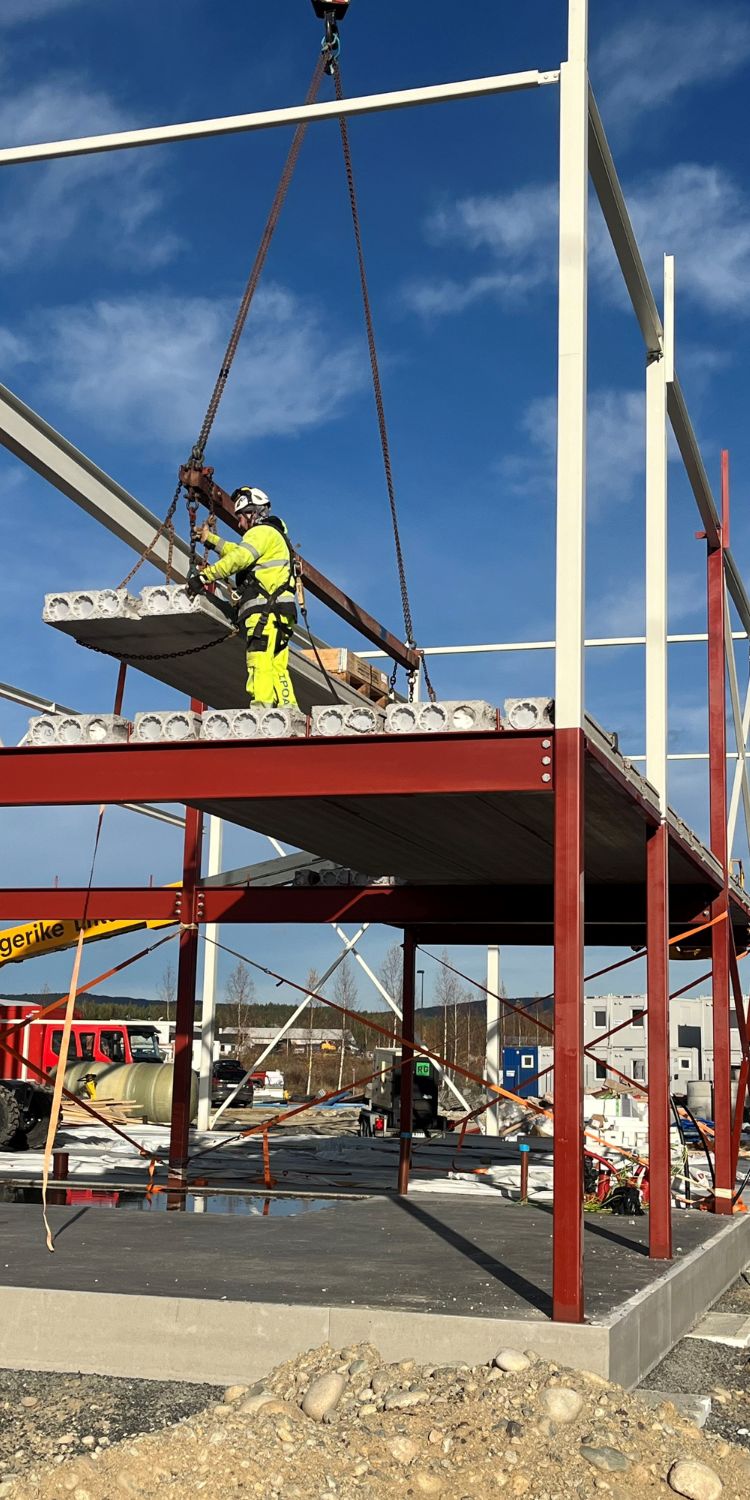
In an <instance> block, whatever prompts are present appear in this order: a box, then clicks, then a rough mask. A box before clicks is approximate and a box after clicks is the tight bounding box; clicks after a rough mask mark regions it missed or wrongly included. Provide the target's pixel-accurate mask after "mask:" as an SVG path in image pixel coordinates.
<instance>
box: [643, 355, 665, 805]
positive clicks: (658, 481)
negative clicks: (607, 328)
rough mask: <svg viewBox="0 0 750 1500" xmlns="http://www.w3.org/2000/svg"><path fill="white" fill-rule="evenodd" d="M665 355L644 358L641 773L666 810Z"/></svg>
mask: <svg viewBox="0 0 750 1500" xmlns="http://www.w3.org/2000/svg"><path fill="white" fill-rule="evenodd" d="M666 363H667V361H666V356H665V354H662V353H661V351H659V350H652V351H651V352H650V353H649V355H648V356H647V360H646V776H647V777H648V780H649V781H650V782H651V784H652V786H654V787H655V788H656V790H657V792H658V794H659V802H660V806H661V814H662V817H663V818H664V817H666V812H667V712H668V692H667V381H666Z"/></svg>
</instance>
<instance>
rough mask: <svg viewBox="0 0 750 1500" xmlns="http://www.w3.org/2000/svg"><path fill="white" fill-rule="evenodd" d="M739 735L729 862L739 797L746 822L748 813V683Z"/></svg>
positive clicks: (729, 825)
mask: <svg viewBox="0 0 750 1500" xmlns="http://www.w3.org/2000/svg"><path fill="white" fill-rule="evenodd" d="M732 707H733V709H734V704H733V705H732ZM736 729H737V719H736V716H735V731H736ZM740 733H741V742H742V746H743V750H742V753H740V751H739V748H738V750H737V751H736V752H735V754H736V759H737V765H736V766H735V768H734V778H733V780H732V795H731V797H730V799H729V816H728V818H727V844H728V848H729V858H730V860H731V857H732V846H733V844H734V835H735V832H736V829H737V814H738V812H739V807H740V796H742V797H743V799H745V821H746V822H747V812H748V809H747V801H746V787H747V764H746V760H745V756H746V754H747V750H746V746H747V737H748V734H750V683H748V688H747V692H746V694H745V708H744V711H743V714H742V721H741V731H740ZM739 742H740V736H738V745H739ZM734 758H735V755H734V754H732V752H731V751H730V752H728V754H727V760H734ZM748 841H749V842H750V832H749V833H748Z"/></svg>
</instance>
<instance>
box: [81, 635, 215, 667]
mask: <svg viewBox="0 0 750 1500" xmlns="http://www.w3.org/2000/svg"><path fill="white" fill-rule="evenodd" d="M239 634H240V631H239V629H235V630H230V631H228V633H227V634H226V635H217V637H216V640H215V641H204V642H203V644H202V645H201V646H186V647H185V648H184V649H183V650H182V651H164V652H159V651H148V652H145V653H143V654H142V655H139V656H134V655H133V654H132V652H130V651H127V652H122V651H108V650H107V648H106V646H94V645H93V644H92V642H91V641H78V645H79V646H83V647H84V649H85V650H86V651H95V652H96V654H97V656H113V657H114V658H115V661H126V662H133V661H176V659H177V657H179V656H197V654H198V652H199V651H210V650H211V648H212V646H223V644H224V642H225V641H231V640H233V638H234V636H236V635H239Z"/></svg>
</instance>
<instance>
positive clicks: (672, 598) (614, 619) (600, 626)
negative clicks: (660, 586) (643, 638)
mask: <svg viewBox="0 0 750 1500" xmlns="http://www.w3.org/2000/svg"><path fill="white" fill-rule="evenodd" d="M602 582H603V581H602V580H601V578H600V579H599V591H598V592H597V593H596V594H595V595H594V597H593V598H592V599H591V600H590V602H589V604H588V606H587V610H586V633H587V635H599V636H604V635H643V634H644V633H645V629H646V596H645V579H644V577H643V574H642V573H641V574H639V575H637V576H633V577H631V578H623V576H622V570H621V569H620V571H619V573H618V572H615V573H613V575H612V577H611V578H609V579H608V580H607V582H606V586H602ZM701 590H703V594H702V593H701ZM702 597H705V580H703V581H702V580H701V579H700V578H699V577H698V575H697V574H696V573H690V572H672V573H670V576H669V629H670V630H674V629H675V628H676V626H678V625H680V624H682V623H683V622H684V621H686V620H689V619H691V618H692V617H693V616H694V615H695V612H696V609H699V608H700V602H701V598H702Z"/></svg>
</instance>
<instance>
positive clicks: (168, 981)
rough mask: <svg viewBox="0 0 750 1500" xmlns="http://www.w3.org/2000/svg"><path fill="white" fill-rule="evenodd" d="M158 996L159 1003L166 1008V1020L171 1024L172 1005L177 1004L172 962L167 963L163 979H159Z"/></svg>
mask: <svg viewBox="0 0 750 1500" xmlns="http://www.w3.org/2000/svg"><path fill="white" fill-rule="evenodd" d="M158 996H159V1004H160V1005H163V1006H164V1009H165V1010H166V1012H167V1014H166V1021H167V1025H169V1023H170V1021H171V1019H172V1017H171V1015H170V1007H171V1006H173V1005H174V1004H175V1000H176V979H175V972H174V968H173V966H172V964H167V965H166V966H165V968H164V971H163V973H162V976H161V979H160V980H159V989H158Z"/></svg>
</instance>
